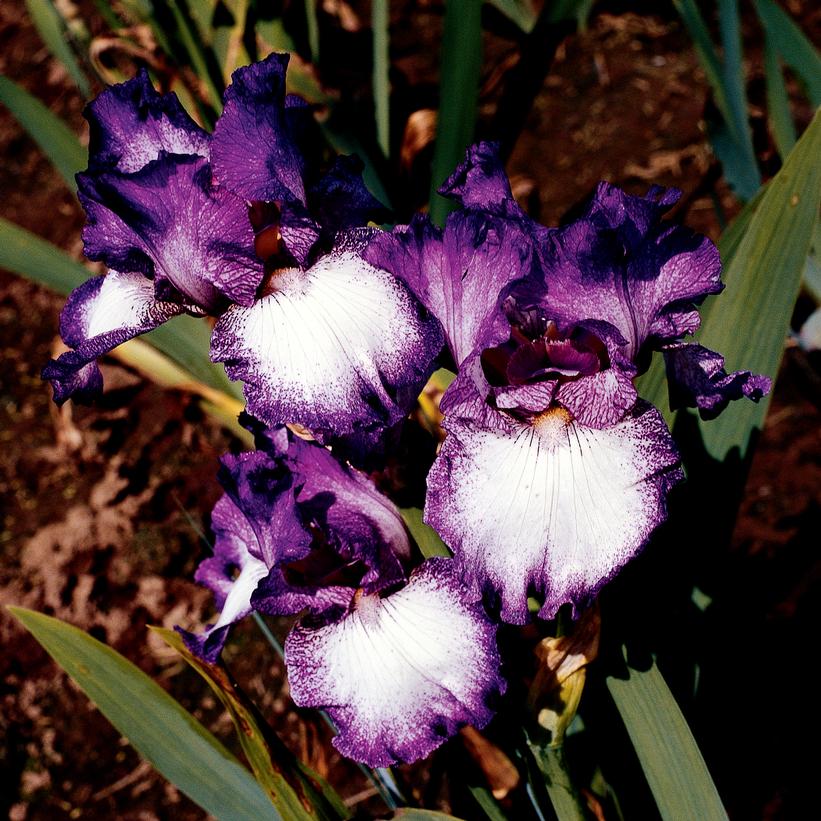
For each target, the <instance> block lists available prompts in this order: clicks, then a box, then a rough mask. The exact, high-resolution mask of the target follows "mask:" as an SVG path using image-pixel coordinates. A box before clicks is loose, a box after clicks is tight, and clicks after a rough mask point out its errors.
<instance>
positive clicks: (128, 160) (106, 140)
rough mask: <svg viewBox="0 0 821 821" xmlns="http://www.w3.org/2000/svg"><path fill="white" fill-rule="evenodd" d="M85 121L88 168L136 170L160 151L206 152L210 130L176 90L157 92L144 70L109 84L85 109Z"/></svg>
mask: <svg viewBox="0 0 821 821" xmlns="http://www.w3.org/2000/svg"><path fill="white" fill-rule="evenodd" d="M85 116H86V119H87V120H88V122H89V145H88V151H89V170H90V171H102V170H107V169H111V170H117V171H122V172H125V173H132V172H134V171H139V170H140V169H141V168H143V167H144V166H146V165H148V163H150V162H151V161H152V160H156V159H157V157H159V155H160V152H163V151H165V152H167V153H169V154H196V155H199V156H200V157H206V158H207V157H208V134H206V132H205V131H203V130H202V129H201V128H200V127H199V126H198V125H197V124H196V123H195V122H194V121H193V120H192V119H191V118H190V117H189V116H188V114H187V113H186V111H185V109H184V108H183V107H182V105H180V101H179V100H178V99H177V95H176V94H158V93H157V92H156V91H155V90H154V87H153V86H152V85H151V80H150V79H149V77H148V72H147V71H146V70H145V69H140V70H139V72H138V73H137V76H136V77H134V78H133V79H131V80H128V81H127V82H125V83H119V84H118V85H114V86H111V87H110V88H107V89H106V90H105V91H103V93H102V94H100V95H99V96H98V97H97V99H95V100H94V101H93V102H91V103H89V105H88V107H87V108H86V110H85Z"/></svg>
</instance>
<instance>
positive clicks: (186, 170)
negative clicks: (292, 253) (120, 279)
mask: <svg viewBox="0 0 821 821" xmlns="http://www.w3.org/2000/svg"><path fill="white" fill-rule="evenodd" d="M210 177H211V172H210V168H209V166H208V163H207V162H206V161H205V160H204V159H202V158H201V157H182V156H178V155H171V154H162V155H161V156H160V158H159V159H158V160H156V161H154V162H151V163H149V164H148V165H147V166H146V167H145V168H143V169H142V170H141V171H138V172H136V173H134V174H128V175H126V174H119V173H117V172H111V173H103V174H97V175H95V176H93V177H92V176H89V175H84V174H80V175H78V182H79V185H80V200H81V202H82V203H83V206H84V208H85V209H86V213H87V215H88V223H87V225H86V227H85V230H84V231H83V239H84V241H85V250H86V255H87V256H88V257H89V258H90V259H95V260H102V261H104V262H105V263H106V264H107V265H109V266H110V267H112V268H115V269H116V270H124V271H139V272H141V273H144V274H146V275H147V276H150V277H152V278H153V279H154V282H155V287H156V289H157V293H158V295H160V296H161V297H162V298H164V299H168V300H171V299H173V300H174V301H181V300H187V301H190V302H193V303H195V304H196V305H199V306H200V307H201V308H203V309H205V310H215V309H216V307H217V306H218V305H219V304H220V301H221V300H223V299H226V298H227V299H228V300H230V301H232V302H237V303H239V304H241V305H250V304H251V303H253V301H254V296H255V294H256V291H257V288H258V287H259V284H260V282H261V281H262V277H263V267H262V262H261V261H260V260H259V259H258V258H257V257H256V255H255V253H254V232H253V229H252V228H251V223H250V221H249V219H248V213H247V209H246V206H245V204H244V203H243V202H242V201H241V200H240V199H238V198H237V197H235V196H233V195H232V194H230V193H228V192H227V191H225V190H223V189H219V188H213V187H212V186H211V181H210ZM118 266H119V267H118Z"/></svg>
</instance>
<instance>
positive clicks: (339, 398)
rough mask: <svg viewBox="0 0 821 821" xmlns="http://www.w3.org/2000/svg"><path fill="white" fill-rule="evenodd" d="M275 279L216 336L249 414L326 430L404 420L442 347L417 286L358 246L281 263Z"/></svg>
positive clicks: (215, 346) (228, 317)
mask: <svg viewBox="0 0 821 821" xmlns="http://www.w3.org/2000/svg"><path fill="white" fill-rule="evenodd" d="M273 284H274V287H275V290H274V291H273V293H271V294H269V295H267V296H264V297H263V298H262V299H259V300H258V301H257V302H256V303H254V305H253V306H251V307H250V308H245V307H237V306H234V307H232V308H230V309H229V310H228V311H227V312H226V313H225V314H223V316H222V317H221V318H220V319H219V321H218V322H217V325H216V327H215V328H214V334H213V337H212V345H211V357H212V359H214V361H217V362H224V363H225V366H226V370H227V371H228V374H229V375H230V376H231V378H232V379H239V380H242V381H243V382H244V383H245V396H246V399H247V400H248V411H249V413H251V414H253V415H254V416H256V417H257V418H258V419H260V420H262V421H263V422H265V423H266V424H268V425H276V424H279V423H282V422H298V423H300V424H302V425H305V426H306V427H308V428H309V429H311V430H312V431H313V432H314V433H315V434H317V435H319V436H326V435H332V436H340V435H344V434H348V433H352V432H354V431H355V430H357V429H361V430H367V429H377V428H384V427H388V426H390V425H391V424H393V423H394V422H396V421H398V420H399V419H401V418H402V417H403V416H404V415H405V414H406V413H407V412H408V410H409V408H410V407H411V406H412V404H413V402H414V401H415V399H416V396H417V395H418V392H419V390H421V387H422V385H424V383H425V381H426V379H427V377H428V376H429V375H430V373H431V371H432V369H433V365H432V363H433V359H434V357H435V356H436V355H437V354H438V353H439V350H440V349H441V346H442V337H441V331H440V329H439V327H438V324H437V323H436V322H435V321H434V320H433V319H431V318H430V317H428V316H426V315H425V314H424V311H423V309H422V306H421V305H419V304H418V303H417V302H416V300H415V299H414V298H413V296H412V295H411V294H410V293H409V292H408V291H407V289H406V288H405V287H404V286H403V285H402V284H401V283H400V282H399V281H398V280H397V279H395V278H394V277H392V276H391V275H390V274H388V273H386V272H384V271H379V270H377V269H376V268H374V267H372V266H371V265H368V263H366V262H365V261H364V260H363V259H362V258H361V257H359V256H358V255H357V253H356V252H355V251H352V250H341V251H336V252H334V253H332V254H329V255H328V256H325V257H322V258H321V259H320V260H319V262H317V263H316V264H315V265H314V266H313V267H311V268H309V269H308V270H307V271H299V270H296V269H294V270H290V271H280V272H277V276H276V279H275V281H274V283H273Z"/></svg>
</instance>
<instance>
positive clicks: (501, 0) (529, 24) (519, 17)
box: [488, 0, 538, 34]
mask: <svg viewBox="0 0 821 821" xmlns="http://www.w3.org/2000/svg"><path fill="white" fill-rule="evenodd" d="M488 2H489V3H490V5H491V6H495V7H496V8H497V9H499V11H500V12H502V14H504V15H505V17H507V18H508V19H509V20H511V21H512V22H513V23H515V24H516V25H517V26H518V27H519V28H520V29H521V30H522V31H523V32H524V33H525V34H529V33H530V32H531V31H532V30H533V26H535V25H536V18H537V16H538V15H537V14H536V9H534V8H533V4H532V3H531V2H530V0H488Z"/></svg>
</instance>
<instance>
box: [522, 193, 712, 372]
mask: <svg viewBox="0 0 821 821" xmlns="http://www.w3.org/2000/svg"><path fill="white" fill-rule="evenodd" d="M677 197H678V194H677V192H663V191H662V190H661V189H653V190H652V191H651V192H650V193H649V194H648V195H647V196H646V197H643V198H642V197H631V196H629V195H628V194H625V193H624V192H623V191H620V190H619V189H618V188H616V187H614V186H611V185H608V184H607V183H601V184H600V185H599V188H598V190H597V192H596V195H595V197H594V199H593V201H592V203H591V205H590V207H589V209H588V212H587V214H586V215H585V216H584V217H582V218H581V219H580V220H577V221H576V222H574V223H571V224H570V225H568V226H567V227H565V228H562V229H561V230H559V231H558V232H556V233H555V234H553V235H552V236H551V238H550V240H549V241H548V243H547V245H546V246H545V248H544V252H543V267H544V270H543V273H542V275H541V281H539V279H538V278H534V280H532V281H530V282H529V283H526V284H525V285H524V286H523V287H522V288H521V289H518V290H517V292H516V298H517V300H518V301H519V302H520V304H521V305H522V306H523V307H527V306H529V305H533V306H539V307H541V308H542V310H544V311H545V313H546V314H547V315H548V317H549V318H551V319H554V320H556V321H559V322H561V323H579V322H583V321H586V320H601V321H605V322H609V323H610V324H611V325H614V326H615V327H616V328H617V329H618V331H619V332H620V333H621V335H622V336H623V337H624V338H625V340H627V343H628V345H627V350H626V354H627V356H628V357H629V358H631V359H634V360H635V359H636V357H637V356H638V354H639V351H640V350H641V348H642V346H643V345H644V344H645V342H647V341H648V340H649V341H652V342H653V343H654V344H661V343H663V342H665V341H672V340H674V339H677V338H679V337H681V336H683V335H684V334H686V333H692V332H693V331H694V330H695V329H696V328H697V327H698V322H699V319H698V313H697V311H696V310H695V308H694V305H696V304H698V303H699V302H701V300H703V299H704V297H706V296H707V295H708V294H717V293H720V291H721V290H722V288H723V286H722V284H721V282H720V272H721V262H720V260H719V256H718V250H717V249H716V247H715V246H714V245H713V243H712V242H710V241H709V240H708V239H707V238H706V237H702V236H699V235H697V234H695V233H693V232H692V231H690V230H689V229H687V228H684V227H682V226H671V225H669V224H667V223H664V222H662V221H661V216H662V214H663V213H664V211H665V210H666V209H667V208H668V207H669V206H670V204H672V202H674V201H675V199H677Z"/></svg>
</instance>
